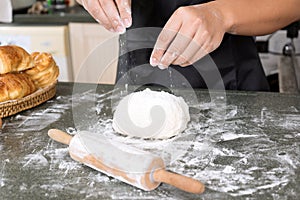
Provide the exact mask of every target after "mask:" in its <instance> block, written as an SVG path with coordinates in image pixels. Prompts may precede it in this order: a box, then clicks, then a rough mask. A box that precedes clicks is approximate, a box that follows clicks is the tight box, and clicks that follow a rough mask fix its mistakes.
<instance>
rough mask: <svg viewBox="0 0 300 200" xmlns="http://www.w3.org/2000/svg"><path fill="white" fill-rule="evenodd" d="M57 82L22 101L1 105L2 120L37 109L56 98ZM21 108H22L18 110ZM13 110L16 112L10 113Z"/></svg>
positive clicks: (11, 101) (7, 102)
mask: <svg viewBox="0 0 300 200" xmlns="http://www.w3.org/2000/svg"><path fill="white" fill-rule="evenodd" d="M56 84H57V82H55V83H53V84H51V85H49V86H47V87H45V88H40V89H38V90H37V91H35V92H34V93H32V94H30V95H27V96H25V97H23V98H21V99H14V100H8V101H4V102H1V103H0V118H3V117H8V116H11V115H14V114H16V113H18V112H21V111H24V110H27V109H30V108H32V107H35V106H37V105H39V104H41V103H43V102H45V101H47V100H49V99H51V98H52V97H54V96H55V93H56ZM17 107H20V108H17ZM12 108H17V109H16V110H13V111H10V109H12Z"/></svg>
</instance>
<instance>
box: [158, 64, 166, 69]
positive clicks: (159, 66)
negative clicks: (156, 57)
mask: <svg viewBox="0 0 300 200" xmlns="http://www.w3.org/2000/svg"><path fill="white" fill-rule="evenodd" d="M158 68H159V69H162V70H164V69H167V67H165V66H163V65H161V64H159V65H158Z"/></svg>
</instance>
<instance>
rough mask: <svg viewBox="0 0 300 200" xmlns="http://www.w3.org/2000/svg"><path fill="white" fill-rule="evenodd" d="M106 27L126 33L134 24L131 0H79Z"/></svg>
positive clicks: (112, 30)
mask: <svg viewBox="0 0 300 200" xmlns="http://www.w3.org/2000/svg"><path fill="white" fill-rule="evenodd" d="M77 2H78V3H80V4H81V5H83V7H84V8H85V9H86V10H87V11H88V12H89V13H90V14H91V15H92V16H93V18H95V20H96V21H97V22H98V23H99V24H101V25H102V26H103V27H104V28H105V29H107V30H109V31H111V32H117V33H124V32H125V31H126V28H128V27H130V26H131V24H132V18H131V0H77Z"/></svg>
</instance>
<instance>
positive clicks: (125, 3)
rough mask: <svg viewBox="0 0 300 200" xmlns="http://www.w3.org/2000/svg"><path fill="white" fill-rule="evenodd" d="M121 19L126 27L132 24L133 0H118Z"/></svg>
mask: <svg viewBox="0 0 300 200" xmlns="http://www.w3.org/2000/svg"><path fill="white" fill-rule="evenodd" d="M116 4H117V7H118V10H119V14H120V17H121V20H122V22H123V24H124V26H125V27H126V28H128V27H130V26H131V24H132V18H131V0H116Z"/></svg>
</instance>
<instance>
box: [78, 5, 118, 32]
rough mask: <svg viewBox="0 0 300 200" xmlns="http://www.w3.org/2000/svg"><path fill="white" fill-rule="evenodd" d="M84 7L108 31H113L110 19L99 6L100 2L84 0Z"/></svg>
mask: <svg viewBox="0 0 300 200" xmlns="http://www.w3.org/2000/svg"><path fill="white" fill-rule="evenodd" d="M82 5H83V7H84V8H85V9H86V10H87V11H88V12H89V13H90V14H91V15H92V17H93V18H94V19H95V20H96V21H97V22H98V23H99V24H101V25H103V26H104V28H106V29H107V30H110V31H112V30H113V27H112V26H111V23H110V21H109V19H108V18H107V16H106V15H105V13H104V11H103V9H102V8H101V5H100V4H99V1H94V0H83V1H82Z"/></svg>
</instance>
